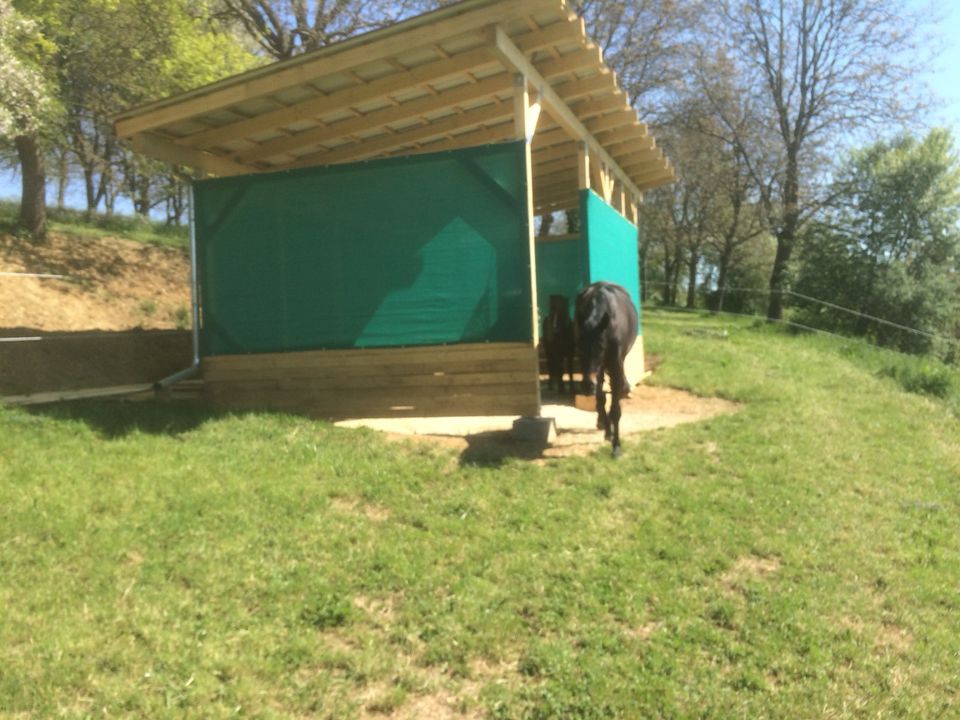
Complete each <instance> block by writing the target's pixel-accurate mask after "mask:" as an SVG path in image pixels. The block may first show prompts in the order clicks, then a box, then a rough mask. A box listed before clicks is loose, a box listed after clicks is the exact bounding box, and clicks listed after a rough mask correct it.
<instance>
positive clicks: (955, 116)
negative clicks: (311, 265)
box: [0, 0, 960, 212]
mask: <svg viewBox="0 0 960 720" xmlns="http://www.w3.org/2000/svg"><path fill="white" fill-rule="evenodd" d="M926 4H927V0H909V5H910V6H911V7H913V8H922V7H923V6H925V5H926ZM941 6H942V11H943V13H944V17H943V20H942V22H940V23H939V24H938V28H937V29H938V31H939V33H940V34H941V37H942V42H943V47H942V51H941V52H939V53H938V54H937V56H936V57H935V59H934V62H933V67H931V69H930V71H929V72H928V73H927V74H926V75H925V76H924V79H925V80H926V81H927V82H928V83H929V85H930V88H931V90H932V92H933V96H934V97H933V98H931V100H932V104H933V105H934V106H935V107H934V108H933V109H932V111H931V113H930V117H929V118H928V121H927V123H926V125H928V126H930V127H933V126H943V127H949V128H951V129H952V130H953V135H954V138H955V139H956V142H957V145H958V146H960V3H958V2H957V1H956V0H941ZM917 131H918V132H922V131H923V128H917ZM51 185H52V184H51ZM52 192H53V188H52V187H51V188H50V189H49V190H48V198H49V197H50V193H52ZM19 197H20V180H19V176H18V175H17V174H16V173H15V172H11V171H0V199H19ZM67 203H68V205H72V206H74V207H83V206H84V199H83V195H82V193H81V189H80V187H79V186H77V187H74V188H72V190H71V192H70V193H69V196H68V200H67ZM117 209H118V210H119V211H120V212H130V209H129V204H122V203H119V204H118V208H117Z"/></svg>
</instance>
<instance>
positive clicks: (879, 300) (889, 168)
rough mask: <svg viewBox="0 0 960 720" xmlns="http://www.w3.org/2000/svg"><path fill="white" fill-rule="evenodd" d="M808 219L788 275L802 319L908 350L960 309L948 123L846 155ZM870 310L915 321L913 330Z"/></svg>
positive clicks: (957, 197)
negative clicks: (825, 202) (828, 198)
mask: <svg viewBox="0 0 960 720" xmlns="http://www.w3.org/2000/svg"><path fill="white" fill-rule="evenodd" d="M833 190H834V195H835V197H836V200H835V201H834V202H833V203H832V204H831V206H830V207H829V208H827V209H825V211H824V212H823V213H821V215H820V216H819V217H818V218H817V219H816V220H815V221H814V222H812V223H811V224H810V227H809V228H808V230H807V235H808V239H807V240H806V242H805V244H804V249H803V252H802V255H801V258H802V263H801V266H800V273H799V276H798V279H797V283H796V289H797V292H798V293H800V294H802V295H803V296H808V297H811V298H818V299H822V300H827V301H830V302H831V303H833V304H834V305H836V306H841V307H844V308H848V309H850V310H853V311H856V312H857V313H860V314H859V315H857V314H853V313H848V312H843V311H841V310H840V309H838V308H836V307H830V306H824V305H821V304H817V303H813V302H810V301H802V300H801V302H800V306H801V308H802V310H803V318H804V319H805V321H806V322H808V323H811V324H816V325H817V326H818V327H826V328H829V329H831V330H838V331H841V332H848V333H851V334H856V335H867V336H870V337H872V338H873V339H875V340H876V341H877V342H878V343H880V344H882V345H888V346H892V347H896V348H898V349H901V350H906V351H910V352H928V351H930V350H932V349H936V342H934V339H933V338H932V337H931V336H934V335H946V334H950V333H952V332H953V331H954V330H955V328H954V327H953V326H952V325H953V324H955V323H956V322H957V315H958V312H960V283H958V277H957V269H958V265H957V264H958V261H960V161H958V158H957V156H956V153H955V151H954V147H953V140H952V138H951V136H950V133H949V132H948V131H946V130H933V131H931V132H930V133H929V134H928V135H927V136H926V137H925V138H924V139H923V140H922V141H921V140H917V139H915V138H913V137H911V136H909V135H904V136H901V137H898V138H895V139H893V140H891V141H882V142H878V143H875V144H873V145H870V146H868V147H866V148H864V149H862V150H858V151H856V152H854V153H852V154H851V155H850V157H849V158H848V159H847V160H846V162H845V163H844V165H843V166H842V168H841V170H840V172H839V173H838V175H837V178H836V180H835V182H834V183H833ZM874 318H880V319H883V320H888V321H891V322H893V323H896V324H897V325H901V326H905V327H911V328H916V329H917V330H920V331H921V332H922V333H925V334H918V333H912V332H909V331H907V330H904V329H902V328H899V327H895V326H894V325H890V324H887V323H884V322H880V321H878V320H876V319H874Z"/></svg>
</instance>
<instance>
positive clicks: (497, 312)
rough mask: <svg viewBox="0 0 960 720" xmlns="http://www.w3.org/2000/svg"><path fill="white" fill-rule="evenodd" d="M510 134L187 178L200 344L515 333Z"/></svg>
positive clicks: (522, 229)
mask: <svg viewBox="0 0 960 720" xmlns="http://www.w3.org/2000/svg"><path fill="white" fill-rule="evenodd" d="M524 183H525V171H524V156H523V145H522V143H504V144H500V145H490V146H485V147H481V148H472V149H470V150H461V151H455V152H449V153H437V154H432V155H421V156H416V157H412V158H398V159H390V160H380V161H373V162H367V163H357V164H350V165H339V166H333V167H325V168H309V169H305V170H298V171H291V172H283V173H269V174H267V173H265V174H259V175H246V176H241V177H233V178H221V179H215V180H207V181H202V182H198V183H197V184H196V186H195V188H196V195H195V198H196V205H195V208H196V232H197V246H198V262H199V269H200V287H201V302H202V312H203V315H202V332H201V351H202V353H203V354H204V355H220V354H238V353H247V352H280V351H286V350H306V349H320V348H354V347H388V346H400V345H429V344H439V343H456V342H483V341H504V342H506V341H525V340H529V339H530V338H531V337H532V329H531V327H530V320H531V315H530V305H531V292H530V288H529V283H530V280H529V277H530V275H529V272H530V271H529V266H530V259H529V249H528V243H527V240H526V238H527V218H526V211H525V192H526V190H525V187H524Z"/></svg>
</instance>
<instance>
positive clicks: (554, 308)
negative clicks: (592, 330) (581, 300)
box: [543, 295, 576, 392]
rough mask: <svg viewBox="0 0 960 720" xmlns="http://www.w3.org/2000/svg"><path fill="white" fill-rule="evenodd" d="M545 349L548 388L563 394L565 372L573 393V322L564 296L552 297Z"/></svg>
mask: <svg viewBox="0 0 960 720" xmlns="http://www.w3.org/2000/svg"><path fill="white" fill-rule="evenodd" d="M543 348H544V354H545V355H546V357H547V373H548V375H549V378H550V379H549V380H548V381H547V387H548V388H551V389H552V388H553V387H554V386H556V388H557V390H558V391H560V392H563V374H564V371H566V373H567V374H568V375H569V376H570V392H573V351H574V349H575V348H576V344H575V343H574V339H573V321H571V320H570V301H569V300H567V298H565V297H564V296H563V295H551V296H550V314H549V315H547V317H545V318H544V319H543Z"/></svg>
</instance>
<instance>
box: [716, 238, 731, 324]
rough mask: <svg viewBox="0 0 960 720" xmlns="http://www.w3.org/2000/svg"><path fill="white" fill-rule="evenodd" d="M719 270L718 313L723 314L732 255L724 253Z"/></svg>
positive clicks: (721, 256)
mask: <svg viewBox="0 0 960 720" xmlns="http://www.w3.org/2000/svg"><path fill="white" fill-rule="evenodd" d="M719 265H720V266H719V267H718V268H717V307H716V309H715V310H714V312H716V313H722V312H723V296H724V295H725V294H726V292H727V275H728V273H729V272H730V255H729V253H723V254H721V255H720V263H719Z"/></svg>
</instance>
